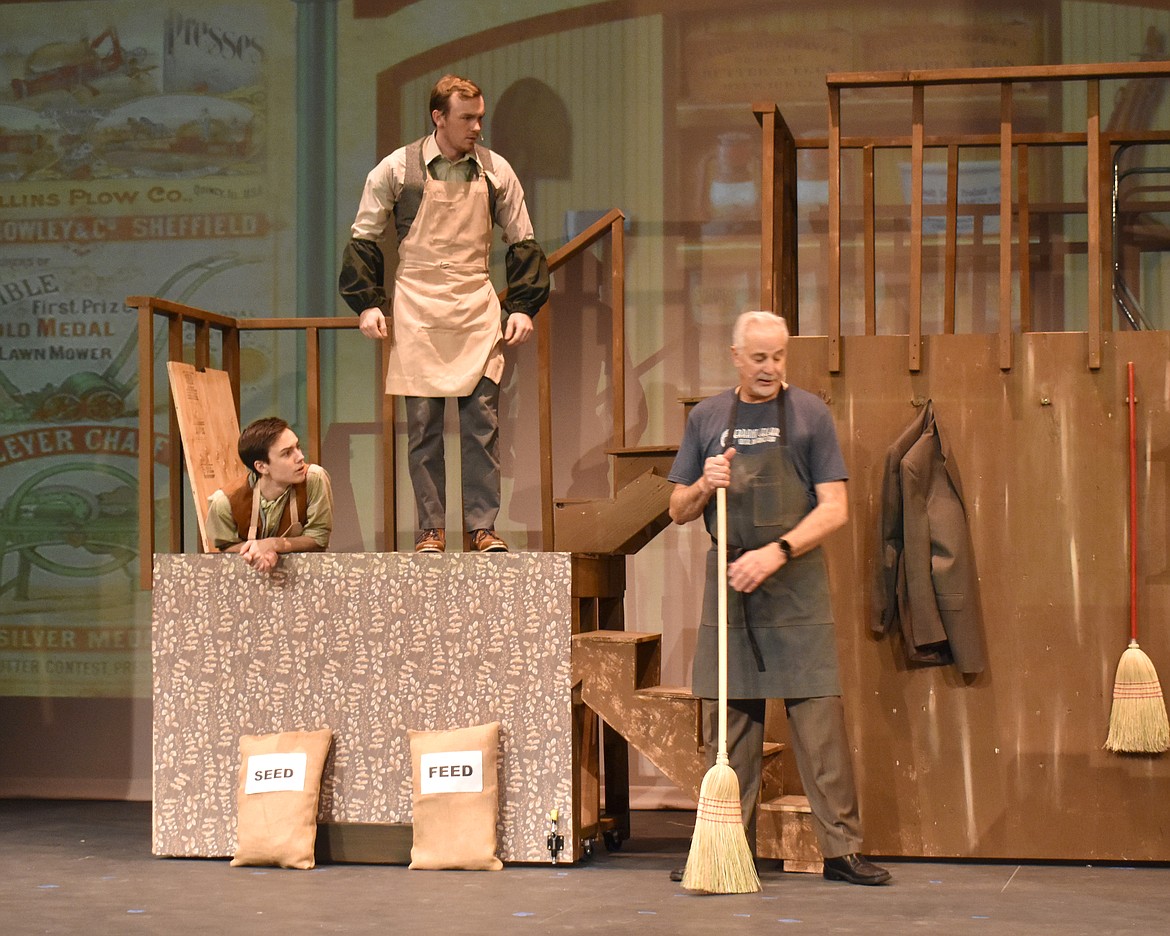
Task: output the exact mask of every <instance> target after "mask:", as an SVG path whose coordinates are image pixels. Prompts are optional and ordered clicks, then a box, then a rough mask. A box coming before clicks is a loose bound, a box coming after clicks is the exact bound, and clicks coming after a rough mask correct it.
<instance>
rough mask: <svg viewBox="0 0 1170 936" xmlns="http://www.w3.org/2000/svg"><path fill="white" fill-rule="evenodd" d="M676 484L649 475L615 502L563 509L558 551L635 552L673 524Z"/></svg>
mask: <svg viewBox="0 0 1170 936" xmlns="http://www.w3.org/2000/svg"><path fill="white" fill-rule="evenodd" d="M673 491H674V484H673V483H672V482H670V481H667V480H666V479H665V478H660V477H658V476H657V475H655V474H654V473H653V472H650V471H648V472H646V473H644V474H643V475H642V476H641V477H640V478H638V479H637V480H636V481H633V482H631V483H630V484H627V485H626V486H625V487H623V488H622V489H621V490H620V491H618V492H617V494H616V496H615V497H614V498H613V500H603V501H593V502H587V503H585V504H573V505H565V506H562V507H561V508H560V509H559V510H558V512H557V517H556V548H557V551H558V552H574V553H577V552H581V553H600V554H604V555H615V554H619V553H621V554H625V555H629V554H630V553H635V552H637V551H638V550H639V549H641V548H642V547H643V546H645V545H646V543H648V542H649V541H650V540H651V539H653V538H654V537H655V536H657V535H658V533H660V532H661V531H662V530H664V529H666V527H667V526H669V525H670V515H669V513H668V510H669V508H670V495H671V493H672V492H673Z"/></svg>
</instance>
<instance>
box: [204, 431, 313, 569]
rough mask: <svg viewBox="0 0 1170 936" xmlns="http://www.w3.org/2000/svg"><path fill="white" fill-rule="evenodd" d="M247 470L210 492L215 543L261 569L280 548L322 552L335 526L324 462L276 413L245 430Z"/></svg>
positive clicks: (242, 445)
mask: <svg viewBox="0 0 1170 936" xmlns="http://www.w3.org/2000/svg"><path fill="white" fill-rule="evenodd" d="M237 450H238V451H239V453H240V461H242V462H243V463H244V467H245V468H247V469H248V475H247V477H245V478H244V480H242V481H241V482H240V483H239V484H237V485H235V486H234V487H232V488H230V489H229V490H227V491H223V490H219V491H216V492H215V493H214V494H212V495H211V497H210V498H208V511H207V537H208V539H209V540H211V543H212V545H214V546H215V548H216V549H219V550H222V551H223V552H235V553H239V554H240V555H241V556H242V557H243V559H244V561H245V562H246V563H248V565H250V566H251V567H252V568H254V569H257V570H259V571H260V572H271V571H272V570H273V569H275V568H276V564H277V562H278V561H279V559H280V554H281V553H290V552H318V551H320V550H323V549H326V548H328V546H329V536H330V534H331V533H332V531H333V488H332V487H331V485H330V483H329V474H328V472H326V471H325V469H324V468H322V467H321V466H320V465H310V464H309V463H308V462H306V461H305V456H304V453H302V452H301V444H300V441H299V440H298V439H297V434H296V433H295V432H293V431H292V429H291V428H289V425H288V423H286V422H285V421H284V420H283V419H280V418H279V417H277V416H269V417H267V418H265V419H257V420H256V421H255V422H253V423H251V424H249V425H248V426H247V427H246V428H245V429H244V431H243V432H241V433H240V440H239V442H238V443H237Z"/></svg>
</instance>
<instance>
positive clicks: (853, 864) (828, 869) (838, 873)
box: [824, 852, 890, 884]
mask: <svg viewBox="0 0 1170 936" xmlns="http://www.w3.org/2000/svg"><path fill="white" fill-rule="evenodd" d="M824 866H825V870H824V875H825V879H826V880H829V881H847V882H848V883H850V884H885V883H886V881H888V880H889V879H890V872H889V871H887V870H886V869H885V868H879V867H878V866H877V865H875V864H874V863H873V862H872V861H870V860H868V859H867V858H866V857H865V856H864V855H859V854H857V853H856V852H854V853H853V854H852V855H841V856H840V857H839V858H826V859H825V863H824Z"/></svg>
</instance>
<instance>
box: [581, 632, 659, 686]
mask: <svg viewBox="0 0 1170 936" xmlns="http://www.w3.org/2000/svg"><path fill="white" fill-rule="evenodd" d="M661 639H662V635H661V634H654V633H650V632H648V631H628V630H595V631H587V632H585V633H584V634H574V635H573V643H594V642H596V643H609V644H642V643H651V642H652V641H655V640H661ZM642 691H643V692H647V691H649V690H646V689H643V690H642Z"/></svg>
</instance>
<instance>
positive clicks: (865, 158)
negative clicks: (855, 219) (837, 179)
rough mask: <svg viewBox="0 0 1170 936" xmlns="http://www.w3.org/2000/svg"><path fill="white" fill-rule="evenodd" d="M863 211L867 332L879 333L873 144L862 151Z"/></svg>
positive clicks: (869, 333)
mask: <svg viewBox="0 0 1170 936" xmlns="http://www.w3.org/2000/svg"><path fill="white" fill-rule="evenodd" d="M861 162H862V168H861V175H862V199H861V200H862V211H863V212H864V217H863V219H862V225H863V227H864V234H863V237H864V238H865V247H864V250H865V333H866V334H867V335H876V334H877V225H876V219H877V195H876V191H875V188H874V168H873V146H872V145H867V146H866V147H865V148H864V149H863V150H862V151H861Z"/></svg>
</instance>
